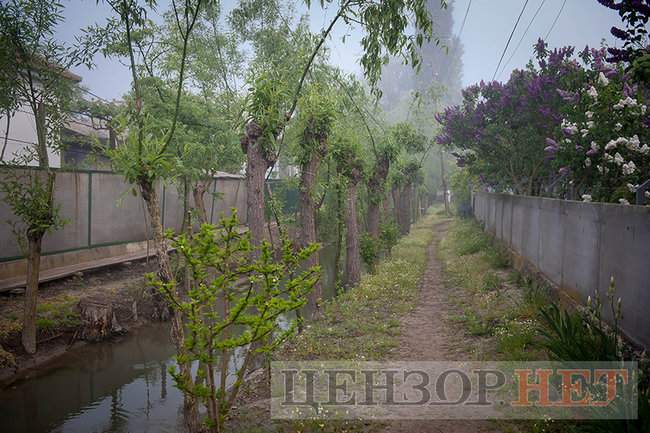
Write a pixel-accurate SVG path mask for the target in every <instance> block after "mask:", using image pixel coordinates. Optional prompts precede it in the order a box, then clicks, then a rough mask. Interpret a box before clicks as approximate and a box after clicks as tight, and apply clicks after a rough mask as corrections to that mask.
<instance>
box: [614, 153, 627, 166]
mask: <svg viewBox="0 0 650 433" xmlns="http://www.w3.org/2000/svg"><path fill="white" fill-rule="evenodd" d="M614 162H615V163H616V164H617V165H621V164H623V163H624V162H625V160H624V159H623V156H622V155H621V154H620V153H618V152H616V155H614Z"/></svg>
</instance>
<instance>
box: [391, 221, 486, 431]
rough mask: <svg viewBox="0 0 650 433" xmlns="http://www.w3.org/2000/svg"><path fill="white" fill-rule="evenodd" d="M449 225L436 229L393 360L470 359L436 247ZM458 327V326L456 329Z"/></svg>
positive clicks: (399, 424)
mask: <svg viewBox="0 0 650 433" xmlns="http://www.w3.org/2000/svg"><path fill="white" fill-rule="evenodd" d="M448 225H449V222H448V221H445V222H441V223H439V224H437V225H436V226H434V230H435V231H436V233H435V237H434V240H433V242H431V245H430V246H429V249H428V265H427V269H426V271H425V273H424V275H423V278H422V283H421V288H420V295H419V296H420V298H419V300H418V303H417V305H418V306H417V307H416V308H415V309H414V310H413V311H412V312H411V313H410V314H408V315H407V316H406V317H404V318H403V319H402V320H401V329H402V334H401V340H400V345H399V347H398V348H397V349H395V350H394V351H393V353H391V355H390V358H391V359H394V360H400V361H456V360H464V359H469V355H468V353H467V349H468V348H470V347H471V344H472V343H471V340H470V341H464V340H465V337H464V335H463V332H462V330H458V329H454V324H452V323H451V322H450V321H449V319H448V316H449V315H450V314H452V313H453V309H454V308H453V306H452V305H450V303H449V302H448V299H450V296H453V294H452V293H451V292H452V290H451V289H450V288H448V287H446V286H445V284H444V279H443V276H442V265H441V263H440V262H439V261H438V260H437V258H436V247H437V245H438V242H439V241H440V239H441V238H442V237H444V234H445V232H446V231H447V228H448ZM456 326H457V325H456ZM384 431H386V432H396V433H402V432H403V433H428V432H431V433H488V432H489V433H492V432H498V431H499V430H498V429H496V428H495V426H494V425H493V424H492V423H490V422H488V421H466V420H410V421H393V422H391V423H390V424H389V425H388V426H387V427H386V429H385V430H384Z"/></svg>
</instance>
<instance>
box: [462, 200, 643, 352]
mask: <svg viewBox="0 0 650 433" xmlns="http://www.w3.org/2000/svg"><path fill="white" fill-rule="evenodd" d="M472 203H473V210H474V216H475V218H476V219H477V220H478V221H480V222H481V223H482V225H483V227H484V228H485V230H486V231H488V232H490V233H492V234H493V235H494V236H496V237H497V238H498V239H500V240H501V241H503V242H504V243H505V244H506V245H507V246H509V247H510V248H511V249H512V250H513V252H514V253H516V254H517V255H519V256H521V257H522V258H523V259H525V260H526V262H528V263H529V264H530V265H532V266H533V267H534V268H536V269H537V270H538V271H540V272H541V273H542V274H543V275H544V276H545V277H546V278H547V279H548V280H549V281H551V282H552V283H553V284H554V285H556V286H558V287H559V288H560V289H563V290H566V291H568V292H569V293H571V294H574V295H575V296H576V297H578V298H579V299H580V300H581V301H582V302H584V301H586V299H587V297H588V296H590V295H591V296H593V295H594V292H595V290H596V289H598V290H599V292H600V294H601V295H602V299H603V302H604V301H605V293H606V290H607V287H608V286H609V283H610V278H611V277H612V276H613V277H614V279H615V281H616V290H617V292H616V297H621V299H622V305H623V319H622V324H621V326H622V329H623V330H624V331H625V333H626V334H627V335H628V336H629V337H630V338H632V339H633V340H635V341H637V342H639V343H641V344H643V345H645V346H646V347H650V314H648V312H649V311H650V269H649V267H648V265H649V264H650V207H647V206H624V205H618V204H608V203H583V202H576V201H569V200H556V199H549V198H540V197H523V196H514V195H507V194H492V193H485V192H480V193H477V194H475V195H474V197H473V199H472ZM606 310H607V309H606ZM605 313H609V311H605ZM609 318H610V319H611V316H610V317H609Z"/></svg>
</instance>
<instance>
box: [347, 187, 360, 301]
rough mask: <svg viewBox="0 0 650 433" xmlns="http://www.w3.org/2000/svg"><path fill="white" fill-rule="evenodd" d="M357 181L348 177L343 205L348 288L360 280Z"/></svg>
mask: <svg viewBox="0 0 650 433" xmlns="http://www.w3.org/2000/svg"><path fill="white" fill-rule="evenodd" d="M358 183H359V181H358V180H357V179H355V178H351V179H350V183H349V185H348V197H347V202H346V206H345V225H346V227H347V233H346V237H345V247H346V251H345V254H346V255H345V286H346V288H348V289H350V288H352V287H355V286H357V285H358V284H359V281H360V280H361V255H360V253H359V224H358V222H357V187H358Z"/></svg>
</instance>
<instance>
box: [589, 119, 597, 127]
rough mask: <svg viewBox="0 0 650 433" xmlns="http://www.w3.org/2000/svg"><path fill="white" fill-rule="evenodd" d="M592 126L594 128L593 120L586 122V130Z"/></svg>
mask: <svg viewBox="0 0 650 433" xmlns="http://www.w3.org/2000/svg"><path fill="white" fill-rule="evenodd" d="M594 126H596V122H594V121H593V120H589V121H587V128H589V129H591V128H593V127H594Z"/></svg>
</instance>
